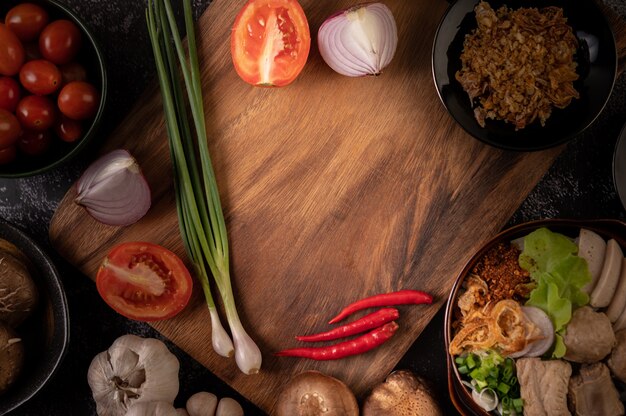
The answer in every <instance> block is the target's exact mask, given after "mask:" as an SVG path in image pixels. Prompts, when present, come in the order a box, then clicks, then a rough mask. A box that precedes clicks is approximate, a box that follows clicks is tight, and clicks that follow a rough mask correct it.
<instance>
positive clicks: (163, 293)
mask: <svg viewBox="0 0 626 416" xmlns="http://www.w3.org/2000/svg"><path fill="white" fill-rule="evenodd" d="M192 285H193V283H192V280H191V276H190V274H189V271H188V270H187V268H186V267H185V265H184V264H183V262H182V261H181V260H180V259H179V258H178V257H177V256H176V255H175V254H174V253H172V252H171V251H169V250H168V249H166V248H164V247H161V246H158V245H156V244H152V243H143V242H132V243H122V244H120V245H117V246H115V247H114V248H113V249H112V250H111V251H110V252H109V254H108V255H107V256H106V258H105V259H104V261H103V262H102V265H101V266H100V268H99V269H98V274H97V276H96V287H97V288H98V293H100V296H102V299H104V301H105V302H106V303H107V304H108V305H109V306H110V307H111V308H113V309H114V310H115V311H116V312H117V313H119V314H121V315H124V316H125V317H127V318H130V319H136V320H139V321H156V320H160V319H167V318H170V317H172V316H174V315H176V314H177V313H178V312H180V311H181V310H183V308H184V307H185V306H186V305H187V303H188V302H189V298H190V297H191V290H192Z"/></svg>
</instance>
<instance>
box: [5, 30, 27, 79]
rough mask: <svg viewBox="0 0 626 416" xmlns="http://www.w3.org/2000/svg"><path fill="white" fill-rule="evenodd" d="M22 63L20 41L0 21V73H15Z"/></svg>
mask: <svg viewBox="0 0 626 416" xmlns="http://www.w3.org/2000/svg"><path fill="white" fill-rule="evenodd" d="M23 63H24V47H23V46H22V42H20V40H19V39H18V38H17V36H15V34H14V33H13V32H11V31H10V30H9V29H8V28H7V27H6V26H5V25H3V24H2V23H0V75H9V76H11V75H15V74H17V73H18V72H19V70H20V68H21V67H22V64H23Z"/></svg>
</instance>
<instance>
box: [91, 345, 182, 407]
mask: <svg viewBox="0 0 626 416" xmlns="http://www.w3.org/2000/svg"><path fill="white" fill-rule="evenodd" d="M179 366H180V364H179V362H178V359H177V358H176V356H175V355H174V354H172V353H171V352H170V351H169V350H168V349H167V347H166V346H165V344H164V343H162V342H161V341H159V340H157V339H153V338H141V337H138V336H135V335H124V336H121V337H119V338H118V339H116V340H115V342H113V344H112V345H111V347H110V348H109V349H108V350H107V351H104V352H101V353H100V354H98V355H96V356H95V358H94V359H93V361H92V362H91V365H90V366H89V371H88V373H87V381H88V382H89V387H91V392H92V394H93V398H94V400H95V401H96V411H97V413H98V415H100V416H125V415H126V412H127V411H128V409H129V408H130V407H131V406H132V405H133V404H134V403H140V402H153V401H164V402H167V403H170V404H171V403H173V402H174V398H175V397H176V395H177V394H178V387H179V385H178V369H179Z"/></svg>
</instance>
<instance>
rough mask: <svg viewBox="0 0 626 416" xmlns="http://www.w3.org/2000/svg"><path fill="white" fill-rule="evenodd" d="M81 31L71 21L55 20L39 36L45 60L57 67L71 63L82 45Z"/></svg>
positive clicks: (40, 48) (40, 47)
mask: <svg viewBox="0 0 626 416" xmlns="http://www.w3.org/2000/svg"><path fill="white" fill-rule="evenodd" d="M81 42H82V40H81V34H80V29H79V28H78V26H76V25H75V24H74V23H73V22H70V21H69V20H55V21H54V22H52V23H50V24H49V25H48V26H46V27H45V28H44V29H43V32H41V36H39V50H40V51H41V54H42V55H43V57H44V58H46V59H47V60H49V61H50V62H52V63H55V64H57V65H63V64H67V63H69V62H71V61H72V60H73V59H74V58H75V57H76V54H78V51H79V49H80V45H81Z"/></svg>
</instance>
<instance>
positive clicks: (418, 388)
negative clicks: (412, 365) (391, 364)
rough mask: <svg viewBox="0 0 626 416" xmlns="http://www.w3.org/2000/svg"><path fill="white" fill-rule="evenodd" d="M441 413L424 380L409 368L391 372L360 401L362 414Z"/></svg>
mask: <svg viewBox="0 0 626 416" xmlns="http://www.w3.org/2000/svg"><path fill="white" fill-rule="evenodd" d="M378 415H386V416H420V415H423V416H442V415H443V413H441V409H440V408H439V405H438V404H437V402H436V401H435V399H434V397H433V395H432V392H431V391H430V389H429V388H428V386H427V385H426V383H425V382H424V381H423V380H422V379H420V378H419V377H417V376H416V375H415V374H413V373H412V372H410V371H406V370H400V371H395V372H393V373H391V374H390V375H389V376H388V377H387V379H386V380H385V381H384V382H383V383H380V384H379V385H377V386H376V387H374V389H373V390H372V392H371V393H370V395H369V396H368V397H367V398H366V399H365V402H364V403H363V413H362V416H378Z"/></svg>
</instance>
